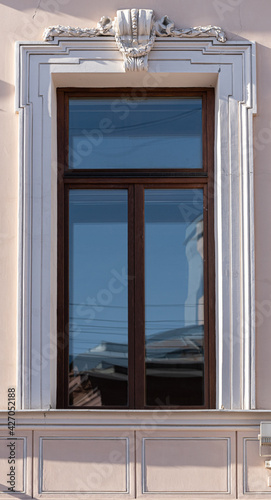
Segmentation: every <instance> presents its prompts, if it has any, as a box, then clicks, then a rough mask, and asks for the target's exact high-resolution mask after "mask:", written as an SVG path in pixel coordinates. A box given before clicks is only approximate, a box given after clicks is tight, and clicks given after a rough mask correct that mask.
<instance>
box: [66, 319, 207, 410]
mask: <svg viewBox="0 0 271 500" xmlns="http://www.w3.org/2000/svg"><path fill="white" fill-rule="evenodd" d="M203 367H204V346H203V326H202V325H199V326H195V325H193V326H188V327H184V328H176V329H174V330H167V331H165V332H162V333H159V334H155V335H152V336H150V337H148V339H147V340H146V378H147V385H149V389H150V391H149V392H150V394H154V397H155V394H157V393H158V391H157V390H156V387H157V386H159V393H160V394H162V398H163V385H164V397H165V398H168V397H169V394H168V393H169V391H168V383H169V378H170V379H171V381H170V384H171V387H172V392H171V394H170V398H171V401H170V404H173V405H174V404H178V401H179V398H180V394H181V395H182V398H183V400H185V401H187V405H188V404H189V398H190V396H192V395H193V398H194V400H195V398H196V399H198V400H199V404H200V398H201V395H200V394H201V389H202V384H203ZM71 369H72V372H73V377H71V378H70V387H71V384H73V383H74V378H75V377H78V376H80V377H81V380H82V385H81V393H82V398H83V396H84V395H86V393H88V396H89V397H91V395H92V394H94V392H96V393H97V392H98V393H99V394H100V395H101V399H96V401H95V400H94V399H93V401H92V402H91V403H90V400H88V399H87V398H86V402H85V405H86V406H88V405H93V406H95V405H97V406H100V404H101V402H102V404H104V405H111V404H112V405H113V402H112V401H111V397H113V395H114V391H116V390H117V391H118V394H121V393H122V394H123V395H124V397H125V396H126V393H127V380H128V373H127V372H128V346H127V344H117V343H112V342H102V343H101V344H100V345H98V346H96V347H95V348H93V349H90V350H88V351H87V352H84V353H82V354H79V355H77V356H76V357H75V358H74V360H73V362H72V363H71ZM86 378H87V380H88V382H89V383H90V384H88V385H86ZM174 387H176V390H175V389H174ZM78 391H79V388H78ZM160 397H161V396H160ZM148 404H153V405H155V404H156V405H157V402H156V401H152V399H150V400H149V401H148Z"/></svg>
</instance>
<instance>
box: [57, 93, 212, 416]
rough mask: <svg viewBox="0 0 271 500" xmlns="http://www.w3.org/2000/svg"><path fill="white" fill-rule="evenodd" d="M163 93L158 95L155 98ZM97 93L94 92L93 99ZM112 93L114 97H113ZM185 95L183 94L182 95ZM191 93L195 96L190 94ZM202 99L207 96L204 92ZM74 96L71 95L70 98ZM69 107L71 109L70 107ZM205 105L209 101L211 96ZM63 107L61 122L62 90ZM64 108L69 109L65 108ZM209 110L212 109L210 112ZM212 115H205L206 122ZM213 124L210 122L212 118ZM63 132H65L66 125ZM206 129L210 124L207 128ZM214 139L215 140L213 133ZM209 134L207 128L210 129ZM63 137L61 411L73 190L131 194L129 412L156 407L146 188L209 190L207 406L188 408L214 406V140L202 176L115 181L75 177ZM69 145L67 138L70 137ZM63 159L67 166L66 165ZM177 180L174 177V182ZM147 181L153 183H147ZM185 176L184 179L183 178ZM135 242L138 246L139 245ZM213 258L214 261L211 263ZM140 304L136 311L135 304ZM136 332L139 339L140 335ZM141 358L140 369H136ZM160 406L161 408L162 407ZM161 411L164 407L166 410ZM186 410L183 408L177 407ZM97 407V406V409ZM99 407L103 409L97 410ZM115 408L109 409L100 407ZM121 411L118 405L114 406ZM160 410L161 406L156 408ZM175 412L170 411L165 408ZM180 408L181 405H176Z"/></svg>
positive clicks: (177, 174) (153, 176)
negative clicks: (150, 391) (148, 314)
mask: <svg viewBox="0 0 271 500" xmlns="http://www.w3.org/2000/svg"><path fill="white" fill-rule="evenodd" d="M157 92H158V94H159V91H157V90H156V91H155V93H157ZM92 93H93V91H91V94H92ZM109 93H110V92H109ZM182 93H183V92H182ZM189 94H191V92H189ZM201 94H203V92H202V91H201ZM211 94H212V92H209V95H208V98H209V99H211V97H212V95H211ZM68 95H70V92H69V93H68ZM65 102H66V106H65ZM203 102H207V97H206V94H205V98H204V99H203ZM61 103H62V118H63V114H64V115H65V112H64V113H63V108H64V110H65V109H67V93H65V91H64V92H63V91H61V92H60V95H59V108H60V109H61ZM63 105H64V106H63ZM205 109H207V107H206V108H205ZM206 119H207V114H206V113H205V114H203V122H204V123H205V121H206ZM208 121H210V117H209V118H208ZM61 123H62V130H63V122H62V121H61ZM205 125H206V123H205ZM210 130H211V134H209V135H211V136H212V129H210ZM205 131H206V127H205ZM63 135H65V134H62V137H61V133H59V143H60V146H61V148H59V159H60V161H59V165H60V167H59V178H58V182H59V187H58V188H59V193H58V194H59V195H58V207H59V216H58V219H59V220H58V222H59V225H58V228H59V238H58V241H59V245H58V246H59V248H58V254H59V258H58V275H59V279H58V331H59V332H60V333H59V342H58V407H60V408H66V407H69V405H68V397H67V396H68V395H67V388H68V380H67V373H68V358H67V341H66V338H67V332H66V333H65V325H67V324H68V318H67V306H65V305H64V304H67V303H68V287H67V275H68V261H67V258H68V257H67V246H68V241H67V235H68V226H67V219H68V192H69V190H70V189H128V191H129V198H128V200H129V201H128V214H129V215H128V219H129V225H128V240H129V243H128V261H129V275H133V276H136V278H135V280H129V283H128V289H129V292H128V293H129V295H128V297H129V298H128V303H129V305H128V307H129V319H128V323H129V340H131V338H133V340H132V342H131V341H130V343H129V354H128V355H129V408H152V407H151V406H146V405H145V397H144V391H145V377H144V372H145V370H144V368H145V356H144V349H143V347H142V346H144V342H145V336H144V326H145V325H144V317H145V309H144V308H145V305H144V300H142V295H143V296H144V189H145V188H146V189H159V188H160V189H161V187H162V188H163V189H198V188H200V189H203V190H204V227H205V236H206V237H205V240H204V255H205V256H206V257H205V259H204V276H205V279H204V297H205V305H204V317H205V353H206V358H205V395H206V396H205V401H204V405H202V406H198V407H196V406H193V407H192V406H189V407H188V408H211V407H214V405H215V339H214V258H212V257H213V254H214V242H213V194H212V193H213V186H212V180H213V177H212V156H213V151H211V150H210V144H211V143H212V137H211V138H209V144H207V142H206V138H207V135H206V133H205V141H203V151H204V155H206V154H207V153H209V156H210V158H208V157H207V158H206V160H208V161H206V162H205V163H204V169H203V171H201V172H197V173H194V172H193V173H192V172H191V171H190V172H189V173H188V172H185V173H184V172H181V173H180V172H172V171H169V172H166V173H165V172H162V173H161V172H152V173H151V177H150V173H149V172H146V171H144V172H141V173H140V176H133V177H131V175H130V174H129V175H127V172H123V173H122V178H119V176H118V172H114V173H115V177H114V176H113V175H112V172H111V176H108V175H107V172H100V175H99V176H98V175H97V172H95V173H93V172H89V171H88V172H87V173H86V172H76V173H75V175H74V174H73V173H71V172H70V171H68V169H67V163H65V156H66V155H65V147H63V146H64V144H67V142H66V143H65V141H64V142H63ZM66 140H67V135H66ZM61 160H62V161H61ZM173 175H174V177H173ZM146 177H148V178H146ZM180 177H181V178H180ZM135 241H136V242H137V244H136V245H135ZM210 257H211V259H210ZM135 304H136V308H135V306H134V305H135ZM135 332H136V335H135ZM135 359H136V364H135ZM159 407H160V406H159ZM161 407H162V406H161ZM180 407H181V408H185V407H184V406H178V408H180ZM95 408H97V407H95ZM98 408H99V407H98ZM101 408H110V407H108V406H107V407H101ZM114 408H116V406H114ZM154 408H157V407H154ZM165 408H170V406H165ZM174 408H177V406H174Z"/></svg>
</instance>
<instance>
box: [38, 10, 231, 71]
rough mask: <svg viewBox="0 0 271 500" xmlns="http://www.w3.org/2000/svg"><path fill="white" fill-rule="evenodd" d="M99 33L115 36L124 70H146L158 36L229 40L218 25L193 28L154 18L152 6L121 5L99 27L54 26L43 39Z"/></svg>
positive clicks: (222, 41) (50, 39)
mask: <svg viewBox="0 0 271 500" xmlns="http://www.w3.org/2000/svg"><path fill="white" fill-rule="evenodd" d="M100 35H104V36H105V35H106V36H115V40H116V44H117V47H118V49H119V51H120V52H121V53H122V55H123V58H124V69H125V71H142V70H144V71H147V70H148V54H149V52H150V51H151V49H152V47H153V45H154V42H155V39H156V36H158V37H178V38H196V37H215V38H216V39H217V40H218V41H219V42H221V43H225V42H226V40H227V39H226V35H225V33H224V31H223V30H222V29H221V28H220V27H218V26H196V27H194V28H185V29H176V28H175V24H174V23H173V22H172V21H171V20H170V19H169V18H168V16H163V17H162V18H161V19H160V20H158V21H155V20H154V17H153V10H150V9H121V10H118V11H117V16H116V17H115V19H114V20H113V21H112V19H111V18H110V17H107V16H103V17H102V18H101V20H100V21H99V22H98V24H97V26H96V28H71V27H70V26H60V25H59V26H52V27H49V28H46V30H45V31H44V35H43V36H44V40H45V41H47V42H48V41H52V40H53V39H54V37H77V38H78V37H84V38H85V37H87V38H93V37H96V36H100Z"/></svg>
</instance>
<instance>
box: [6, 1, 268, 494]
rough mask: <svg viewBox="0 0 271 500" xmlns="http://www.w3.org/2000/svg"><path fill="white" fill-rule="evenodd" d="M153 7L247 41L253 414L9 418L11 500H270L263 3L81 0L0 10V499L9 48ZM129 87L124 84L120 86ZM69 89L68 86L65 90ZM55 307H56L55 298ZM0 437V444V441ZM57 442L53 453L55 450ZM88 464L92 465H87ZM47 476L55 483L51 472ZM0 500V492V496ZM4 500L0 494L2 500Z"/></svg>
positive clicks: (15, 305)
mask: <svg viewBox="0 0 271 500" xmlns="http://www.w3.org/2000/svg"><path fill="white" fill-rule="evenodd" d="M132 7H137V8H140V7H141V8H153V9H154V11H155V17H156V18H160V17H162V16H163V15H164V14H167V15H168V16H169V17H170V18H171V19H173V20H174V22H175V25H176V26H178V27H179V26H180V27H190V26H203V25H207V24H212V25H217V26H221V27H222V28H223V29H224V30H225V32H226V34H227V37H228V40H230V41H240V42H245V41H246V40H249V41H255V42H256V55H257V71H256V80H257V115H256V116H255V117H254V120H253V126H254V146H253V155H254V206H255V213H254V217H255V276H256V331H255V333H256V357H255V362H256V410H255V411H252V410H251V412H240V413H238V412H223V410H222V411H219V410H217V411H209V412H208V411H207V412H200V413H199V412H194V413H193V412H185V411H183V412H176V413H174V412H167V413H165V412H163V411H157V412H155V414H154V413H152V414H149V413H145V414H144V413H142V412H130V413H127V414H125V415H124V414H122V413H121V412H115V413H114V412H108V413H106V412H103V413H102V414H100V415H99V412H92V411H89V412H86V411H85V412H84V411H83V412H77V411H76V412H72V411H69V412H66V411H55V410H53V411H49V412H47V411H45V412H39V411H31V410H29V411H28V412H23V411H21V412H20V411H18V412H17V414H16V420H17V425H18V427H17V429H16V438H17V441H16V468H17V469H16V481H17V486H16V489H18V490H19V492H21V493H20V494H19V493H18V495H16V497H18V496H20V495H21V496H22V497H23V498H26V496H27V495H29V496H34V498H39V497H44V498H66V497H67V498H79V496H80V494H81V493H82V497H84V498H85V497H86V495H87V496H88V495H89V496H91V498H119V497H120V496H122V495H126V496H129V497H131V498H134V497H135V496H136V497H139V496H144V495H147V496H151V498H153V499H155V498H161V495H162V496H163V497H167V496H169V497H172V496H173V497H174V498H191V499H198V498H201V497H203V498H224V497H227V498H242V497H243V496H248V497H250V498H255V499H256V498H262V497H263V496H265V497H267V498H269V496H270V497H271V488H270V487H269V486H268V485H267V484H268V471H266V470H265V468H264V460H265V459H264V458H263V457H260V456H259V450H258V433H259V424H260V422H261V421H262V420H269V419H270V420H271V391H270V383H269V364H270V363H269V358H270V355H269V353H270V350H271V337H270V334H269V331H270V327H271V266H270V253H271V252H270V247H271V232H270V231H269V229H268V223H267V221H268V220H269V214H270V213H271V197H270V196H269V187H270V184H271V181H270V173H269V169H270V165H269V163H270V160H269V159H270V153H271V99H269V97H271V96H270V93H271V90H270V83H269V82H270V77H271V74H270V73H271V52H270V51H271V34H270V29H269V19H270V13H271V5H270V4H269V1H268V0H259V1H258V2H254V1H253V0H227V1H226V2H221V1H220V0H212V1H211V0H192V1H190V2H189V5H188V3H187V2H185V1H184V0H179V1H173V0H170V1H169V2H168V3H167V4H166V5H165V4H164V2H162V1H161V0H159V1H156V2H151V3H150V2H149V3H148V5H147V4H144V3H142V1H141V2H140V3H139V4H137V5H134V4H133V3H132V2H131V1H130V0H127V2H126V4H125V5H123V4H121V5H120V4H118V3H117V2H116V1H115V0H114V1H113V2H109V1H102V2H100V3H99V4H97V5H90V4H89V2H87V1H85V0H81V1H80V4H78V3H75V2H72V1H71V0H41V2H38V1H34V0H2V1H1V4H0V19H1V23H2V24H1V28H2V29H1V33H0V39H1V47H2V56H1V60H0V100H1V102H0V111H1V119H0V131H1V133H0V148H1V153H2V154H1V183H0V200H1V201H0V203H1V208H0V213H1V218H0V242H1V244H0V261H1V274H0V276H1V284H0V314H1V318H2V321H1V350H0V366H1V386H0V408H1V410H2V415H1V419H0V424H1V436H0V462H1V465H0V484H1V486H0V492H2V491H3V492H4V491H5V490H6V478H7V473H8V467H9V466H8V462H7V460H8V455H7V453H8V452H9V449H8V448H7V446H6V437H7V413H6V409H7V390H8V388H9V387H16V384H17V369H18V349H17V346H18V335H17V334H18V331H17V325H18V311H19V310H20V305H21V304H19V301H21V300H22V299H23V298H22V297H21V296H19V287H18V283H19V276H18V254H19V248H18V246H19V242H20V238H19V236H20V235H19V234H18V227H19V225H18V212H19V205H18V203H19V202H18V200H19V197H18V195H19V189H20V186H19V179H20V175H19V171H18V168H19V167H18V165H19V139H18V138H19V116H18V114H16V112H15V83H16V82H15V79H16V64H18V61H17V62H16V61H15V42H18V41H22V42H27V41H30V42H31V41H41V40H42V33H43V30H44V28H45V27H48V26H50V25H57V24H61V25H70V26H80V27H85V26H89V27H92V26H95V25H96V23H97V21H98V20H99V19H100V18H101V17H102V16H103V15H108V16H110V17H114V16H115V13H116V10H117V9H119V8H132ZM130 81H131V80H130ZM67 83H68V80H67ZM53 300H54V297H53ZM1 438H2V439H1ZM59 443H61V445H59ZM90 464H91V466H90ZM56 471H57V472H56ZM1 494H2V493H1ZM2 496H3V497H5V496H6V495H5V493H3V494H2Z"/></svg>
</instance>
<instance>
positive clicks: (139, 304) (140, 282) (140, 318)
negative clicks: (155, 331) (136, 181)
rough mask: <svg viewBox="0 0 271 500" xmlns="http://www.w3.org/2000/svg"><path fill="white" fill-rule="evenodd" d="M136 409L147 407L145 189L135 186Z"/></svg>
mask: <svg viewBox="0 0 271 500" xmlns="http://www.w3.org/2000/svg"><path fill="white" fill-rule="evenodd" d="M134 310H135V322H134V324H135V336H134V355H135V408H143V407H144V406H145V273H144V187H143V186H142V185H135V309H134Z"/></svg>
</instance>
